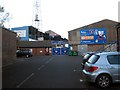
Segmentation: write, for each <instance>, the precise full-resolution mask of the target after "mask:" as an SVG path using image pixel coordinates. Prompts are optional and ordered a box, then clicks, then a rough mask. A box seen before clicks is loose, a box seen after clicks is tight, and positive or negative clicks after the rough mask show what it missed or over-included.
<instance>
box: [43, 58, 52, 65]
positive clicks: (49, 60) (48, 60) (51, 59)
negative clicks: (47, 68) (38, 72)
mask: <svg viewBox="0 0 120 90" xmlns="http://www.w3.org/2000/svg"><path fill="white" fill-rule="evenodd" d="M52 60H53V57H52V58H50V59H49V60H48V61H46V62H45V64H48V63H49V62H50V61H52Z"/></svg>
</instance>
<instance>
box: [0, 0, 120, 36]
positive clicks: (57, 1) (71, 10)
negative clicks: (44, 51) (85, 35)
mask: <svg viewBox="0 0 120 90" xmlns="http://www.w3.org/2000/svg"><path fill="white" fill-rule="evenodd" d="M39 1H40V7H39V8H40V10H41V13H40V19H41V22H42V24H40V25H41V27H40V28H41V30H42V31H43V32H45V31H47V30H53V31H54V32H56V33H58V34H60V35H61V36H63V37H66V38H68V31H70V30H73V29H76V28H79V27H82V26H85V25H88V24H91V23H94V22H98V21H100V20H103V19H110V20H114V21H118V1H119V0H39ZM33 2H34V0H0V4H1V5H2V6H4V7H5V10H6V12H9V13H10V16H11V17H12V19H11V20H10V21H9V22H10V23H9V24H8V23H6V24H7V25H6V26H7V27H8V26H9V27H19V26H20V27H21V26H29V25H32V20H33V16H34V8H35V6H34V4H33ZM33 7H34V8H33Z"/></svg>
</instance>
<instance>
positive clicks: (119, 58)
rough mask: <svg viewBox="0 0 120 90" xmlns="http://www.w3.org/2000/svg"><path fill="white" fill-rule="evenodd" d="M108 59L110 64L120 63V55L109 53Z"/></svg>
mask: <svg viewBox="0 0 120 90" xmlns="http://www.w3.org/2000/svg"><path fill="white" fill-rule="evenodd" d="M107 59H108V62H109V63H110V64H120V55H109V56H107Z"/></svg>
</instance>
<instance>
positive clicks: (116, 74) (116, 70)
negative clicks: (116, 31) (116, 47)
mask: <svg viewBox="0 0 120 90" xmlns="http://www.w3.org/2000/svg"><path fill="white" fill-rule="evenodd" d="M107 59H108V62H109V64H110V65H109V67H108V69H109V71H110V73H111V75H112V78H113V81H115V82H118V81H120V65H119V62H118V60H119V55H108V57H107Z"/></svg>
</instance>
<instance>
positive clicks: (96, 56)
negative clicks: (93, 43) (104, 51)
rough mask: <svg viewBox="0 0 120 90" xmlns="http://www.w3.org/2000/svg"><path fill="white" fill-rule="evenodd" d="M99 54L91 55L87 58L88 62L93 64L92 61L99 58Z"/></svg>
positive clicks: (94, 61)
mask: <svg viewBox="0 0 120 90" xmlns="http://www.w3.org/2000/svg"><path fill="white" fill-rule="evenodd" d="M99 57H100V56H99V55H92V56H91V57H90V59H89V60H88V63H91V64H94V63H96V62H97V60H98V59H99Z"/></svg>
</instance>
